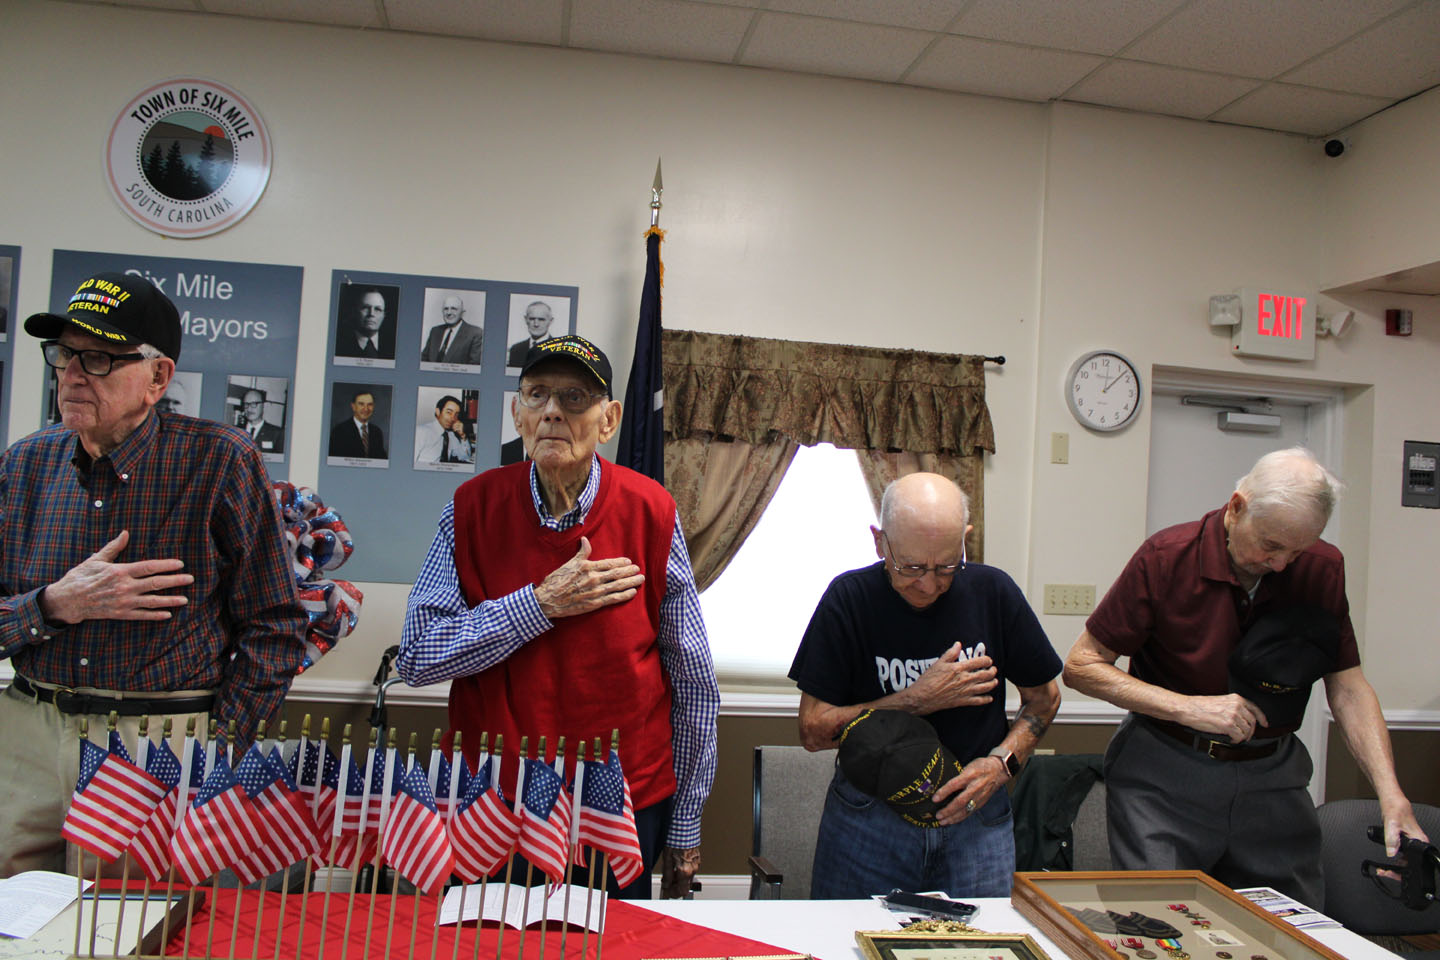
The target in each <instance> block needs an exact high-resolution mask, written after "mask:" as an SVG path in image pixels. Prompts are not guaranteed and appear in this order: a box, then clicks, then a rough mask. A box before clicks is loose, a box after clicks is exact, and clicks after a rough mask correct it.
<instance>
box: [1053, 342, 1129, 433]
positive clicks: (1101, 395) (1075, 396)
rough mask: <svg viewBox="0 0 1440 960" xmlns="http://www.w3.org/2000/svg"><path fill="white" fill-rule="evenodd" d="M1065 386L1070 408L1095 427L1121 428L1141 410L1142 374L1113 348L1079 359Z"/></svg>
mask: <svg viewBox="0 0 1440 960" xmlns="http://www.w3.org/2000/svg"><path fill="white" fill-rule="evenodd" d="M1065 390H1066V393H1067V395H1068V396H1067V399H1068V400H1069V402H1070V412H1071V413H1073V414H1075V419H1076V420H1079V421H1080V422H1081V424H1083V425H1084V426H1086V427H1088V428H1089V429H1091V430H1098V431H1101V432H1106V433H1108V432H1109V431H1111V430H1119V429H1120V428H1121V427H1124V426H1126V425H1128V424H1129V423H1131V422H1132V421H1134V419H1135V415H1136V414H1137V413H1139V412H1140V398H1141V392H1140V375H1139V374H1137V373H1136V372H1135V365H1134V364H1133V363H1131V362H1130V361H1129V360H1126V359H1125V358H1124V357H1122V356H1120V354H1118V353H1115V352H1114V351H1113V350H1096V351H1094V352H1093V353H1087V354H1085V355H1084V356H1083V357H1081V358H1080V359H1079V360H1077V361H1075V365H1074V366H1073V367H1071V368H1070V379H1069V380H1067V381H1066V387H1065Z"/></svg>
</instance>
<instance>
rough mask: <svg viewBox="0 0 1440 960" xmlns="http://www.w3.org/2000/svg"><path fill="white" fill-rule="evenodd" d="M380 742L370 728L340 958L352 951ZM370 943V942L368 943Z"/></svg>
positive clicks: (373, 729)
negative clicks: (376, 756)
mask: <svg viewBox="0 0 1440 960" xmlns="http://www.w3.org/2000/svg"><path fill="white" fill-rule="evenodd" d="M378 742H379V737H378V736H377V733H376V730H375V728H374V727H371V728H370V753H369V754H368V755H367V757H366V759H365V792H364V793H363V794H361V796H362V797H364V803H363V804H362V805H361V812H360V818H361V819H360V839H359V841H358V842H357V843H356V845H355V857H354V859H352V860H351V861H350V871H351V876H350V900H349V903H348V904H347V905H346V907H345V936H344V937H343V938H341V940H340V960H345V956H346V954H348V953H349V952H350V921H351V919H352V918H353V917H354V915H355V892H356V888H357V887H358V886H359V884H360V859H361V858H360V855H361V854H362V853H364V852H365V825H366V824H368V823H369V822H370V778H371V775H372V774H374V772H375V748H376V746H377V744H378ZM367 945H368V943H367Z"/></svg>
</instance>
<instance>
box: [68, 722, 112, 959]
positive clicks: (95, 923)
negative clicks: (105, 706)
mask: <svg viewBox="0 0 1440 960" xmlns="http://www.w3.org/2000/svg"><path fill="white" fill-rule="evenodd" d="M119 721H120V715H119V714H118V713H116V712H115V711H114V710H111V711H110V715H109V716H108V717H106V718H105V751H106V752H107V753H108V752H109V751H110V735H111V734H113V733H114V732H115V726H116V724H118V723H119ZM76 856H77V857H79V858H80V862H81V863H84V862H85V854H84V853H83V852H80V853H77V854H76ZM122 895H123V894H122ZM99 925H100V857H99V856H98V855H97V856H96V857H95V885H94V886H92V887H91V888H90V956H92V957H93V956H95V934H96V929H97V928H98V927H99Z"/></svg>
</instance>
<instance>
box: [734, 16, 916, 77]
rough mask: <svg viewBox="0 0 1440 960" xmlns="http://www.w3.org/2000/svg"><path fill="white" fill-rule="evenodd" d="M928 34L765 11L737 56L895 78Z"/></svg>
mask: <svg viewBox="0 0 1440 960" xmlns="http://www.w3.org/2000/svg"><path fill="white" fill-rule="evenodd" d="M930 39H931V36H930V34H926V33H921V32H919V31H916V30H902V29H900V28H899V27H881V26H872V25H869V24H860V23H845V22H843V21H840V20H822V19H819V18H817V17H799V16H795V15H793V14H788V13H765V14H762V15H761V17H760V21H759V23H757V24H756V26H755V30H754V32H753V33H752V34H751V35H750V42H749V44H748V45H747V47H746V49H745V54H744V56H743V57H742V58H741V61H740V62H741V63H744V64H748V65H750V66H754V67H775V68H777V69H780V70H798V71H801V72H803V73H819V74H825V75H827V76H832V77H859V78H863V79H866V80H887V81H892V82H893V81H895V80H898V79H899V78H900V76H901V75H902V74H903V73H904V72H905V71H906V69H908V68H909V66H910V64H912V63H914V62H915V58H916V57H918V56H919V55H920V52H921V51H922V50H924V49H925V46H926V45H927V44H928V43H929V42H930Z"/></svg>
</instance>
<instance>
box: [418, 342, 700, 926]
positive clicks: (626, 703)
mask: <svg viewBox="0 0 1440 960" xmlns="http://www.w3.org/2000/svg"><path fill="white" fill-rule="evenodd" d="M511 415H512V416H513V417H514V419H515V428H516V430H517V431H518V432H519V434H520V436H521V438H522V440H523V441H524V444H525V450H526V453H527V454H528V455H529V457H530V460H529V461H528V462H523V463H516V464H511V465H509V466H504V467H499V468H497V469H494V470H488V471H486V472H485V473H482V474H481V475H479V476H478V477H475V478H474V479H472V480H469V481H467V482H466V483H464V484H462V485H461V486H460V488H459V489H457V490H456V491H455V498H454V501H453V502H452V503H450V504H447V505H446V506H445V508H444V510H443V511H442V512H441V515H440V522H439V530H438V531H437V533H436V536H435V540H434V542H433V544H432V545H431V548H430V552H429V554H428V555H427V556H426V558H425V565H424V567H423V568H422V569H421V571H420V575H419V576H418V577H417V578H416V582H415V587H414V589H413V590H412V591H411V593H410V599H409V603H408V609H407V611H406V617H405V627H404V631H403V634H402V639H401V645H400V656H399V659H398V661H397V666H398V669H399V671H400V674H401V676H403V677H404V678H405V679H406V680H407V681H408V682H409V683H411V684H412V685H416V686H419V685H422V684H428V683H436V682H439V681H441V680H447V679H448V680H452V681H453V682H452V684H451V688H450V723H451V726H452V727H454V728H455V729H457V730H460V731H462V732H463V734H464V745H465V747H466V749H467V754H468V756H469V758H470V761H471V763H472V764H473V763H474V761H475V751H476V749H477V747H478V744H479V735H480V733H482V732H487V733H489V734H490V735H491V737H494V736H495V735H496V734H504V736H505V748H506V756H505V757H504V758H503V759H502V767H503V769H502V782H503V783H504V784H505V785H506V788H507V791H508V790H509V788H510V785H511V784H513V780H514V771H515V769H516V767H517V764H516V763H515V761H514V759H513V758H514V754H515V750H516V748H517V747H518V746H519V743H520V737H521V736H525V735H528V736H530V737H531V740H532V742H534V741H535V740H536V738H537V737H538V736H539V735H542V734H543V735H546V736H547V737H548V742H549V746H550V748H551V749H552V750H553V747H554V744H555V742H556V740H557V739H558V738H559V737H560V736H561V735H564V736H565V737H567V738H568V740H569V742H570V743H576V742H578V741H584V742H590V741H592V740H593V739H594V738H595V737H600V738H602V739H604V740H605V741H606V742H608V738H609V735H610V731H611V730H612V729H615V728H618V729H619V730H620V759H621V763H622V765H623V767H624V770H625V775H626V778H627V779H628V780H629V782H630V788H631V792H632V794H633V796H634V802H635V808H636V824H637V829H638V832H639V836H640V846H641V851H642V853H643V855H644V856H643V859H644V865H645V873H646V875H644V876H641V877H640V879H638V880H636V881H634V882H633V883H632V884H630V885H629V886H627V887H626V888H624V889H623V890H620V891H618V893H619V894H620V895H621V896H627V897H637V898H644V897H648V896H649V893H650V878H649V876H648V874H649V872H650V868H651V867H652V865H653V864H654V863H655V862H656V861H657V860H659V862H660V865H661V868H662V869H661V892H662V895H664V896H671V897H674V896H680V895H682V894H683V893H685V892H686V891H687V890H688V889H689V886H690V879H691V878H692V877H693V876H694V874H695V872H696V870H697V869H698V867H699V864H700V812H701V809H702V807H703V806H704V803H705V799H706V797H707V796H708V795H709V792H710V784H711V781H712V780H713V778H714V772H715V715H716V712H717V709H718V706H719V692H718V687H717V685H716V681H715V670H714V665H713V664H712V662H711V659H710V648H709V642H708V640H707V638H706V635H705V624H704V621H703V620H702V619H701V616H700V605H699V597H698V596H697V594H696V590H695V579H694V574H693V573H692V572H691V570H690V559H689V555H688V553H687V551H686V548H685V540H684V536H683V535H682V533H681V530H680V523H679V517H678V516H677V514H676V511H675V501H674V500H673V499H672V498H671V497H670V495H669V494H668V493H666V491H665V489H664V488H663V487H661V486H660V485H659V484H657V483H655V482H654V481H653V480H650V479H649V478H648V477H645V476H643V475H641V474H639V473H636V472H634V471H632V470H628V469H626V468H624V467H621V466H618V465H616V464H614V463H610V462H609V461H607V460H604V459H602V458H601V457H599V456H598V455H597V454H596V453H595V450H596V447H597V446H598V445H599V444H600V443H603V442H605V441H607V440H609V439H610V438H611V437H612V436H614V435H615V432H616V430H618V429H619V427H620V416H621V408H620V404H619V403H618V402H616V401H615V400H613V399H612V398H611V371H610V362H609V360H608V359H607V358H606V357H605V354H604V353H603V352H602V351H601V350H600V349H599V348H598V347H596V346H595V345H594V344H592V343H591V342H590V341H588V340H586V339H585V338H583V337H578V336H573V335H570V336H563V337H557V338H555V339H552V340H547V341H545V342H543V343H541V344H539V345H537V346H534V347H532V348H531V349H530V352H529V354H528V355H527V357H526V360H525V365H524V367H523V368H522V370H521V377H520V390H519V393H518V395H517V397H516V399H515V401H514V402H513V403H512V406H511ZM547 759H550V758H547ZM567 772H568V771H567ZM510 795H511V796H513V793H511V794H510ZM611 886H612V888H613V887H614V881H613V878H612V879H611Z"/></svg>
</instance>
